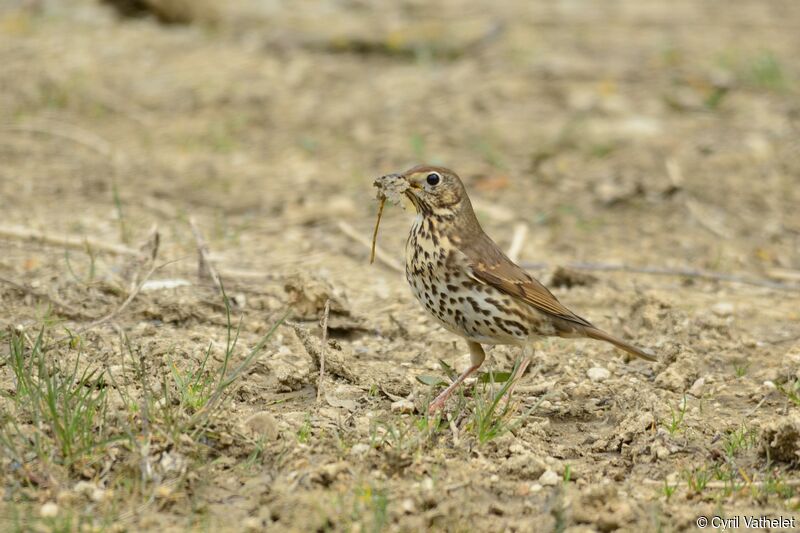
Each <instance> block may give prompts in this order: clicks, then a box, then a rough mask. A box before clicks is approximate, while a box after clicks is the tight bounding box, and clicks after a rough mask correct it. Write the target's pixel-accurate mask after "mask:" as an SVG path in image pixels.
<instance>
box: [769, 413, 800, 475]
mask: <svg viewBox="0 0 800 533" xmlns="http://www.w3.org/2000/svg"><path fill="white" fill-rule="evenodd" d="M761 452H762V453H763V454H764V455H765V456H766V457H769V458H770V459H772V460H775V461H785V462H787V463H789V462H796V461H798V460H800V415H797V414H792V415H790V416H788V417H787V418H784V419H781V420H778V421H776V422H769V423H767V424H764V425H763V426H762V427H761Z"/></svg>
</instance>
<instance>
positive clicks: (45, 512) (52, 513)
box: [39, 502, 58, 518]
mask: <svg viewBox="0 0 800 533" xmlns="http://www.w3.org/2000/svg"><path fill="white" fill-rule="evenodd" d="M39 516H41V517H42V518H55V517H56V516H58V504H56V503H54V502H47V503H45V504H44V505H42V507H41V508H40V509H39Z"/></svg>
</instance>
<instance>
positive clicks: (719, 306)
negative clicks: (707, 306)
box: [711, 302, 734, 316]
mask: <svg viewBox="0 0 800 533" xmlns="http://www.w3.org/2000/svg"><path fill="white" fill-rule="evenodd" d="M733 310H734V308H733V304H732V303H730V302H717V303H715V304H714V305H712V306H711V312H712V313H714V314H715V315H717V316H730V315H732V314H733Z"/></svg>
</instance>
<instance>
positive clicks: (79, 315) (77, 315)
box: [0, 277, 91, 320]
mask: <svg viewBox="0 0 800 533" xmlns="http://www.w3.org/2000/svg"><path fill="white" fill-rule="evenodd" d="M0 283H5V284H6V285H10V286H12V287H14V288H15V289H17V290H18V291H21V292H24V293H25V294H30V295H31V296H33V297H34V298H40V299H44V300H48V301H49V302H50V303H52V304H53V305H54V306H55V307H56V312H57V313H58V314H60V315H63V316H66V317H69V318H74V319H84V320H85V319H87V318H91V315H89V314H88V313H86V312H84V311H82V310H80V309H77V308H75V307H72V306H71V305H69V304H68V303H66V302H63V301H61V299H59V298H57V297H56V296H52V295H50V294H47V293H44V292H39V291H37V290H35V289H34V288H32V287H29V286H27V285H23V284H22V283H17V282H16V281H13V280H10V279H6V278H2V277H0ZM59 310H60V311H59Z"/></svg>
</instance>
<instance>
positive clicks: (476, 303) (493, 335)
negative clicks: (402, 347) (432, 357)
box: [406, 270, 540, 344]
mask: <svg viewBox="0 0 800 533" xmlns="http://www.w3.org/2000/svg"><path fill="white" fill-rule="evenodd" d="M438 274H440V275H434V276H427V275H424V274H423V275H416V276H415V275H412V274H410V273H409V272H408V270H407V272H406V277H407V278H408V282H409V285H410V286H411V291H412V292H413V293H414V296H415V297H416V298H417V300H419V302H420V303H421V304H422V306H423V307H424V308H425V309H426V310H427V311H428V312H429V313H430V314H431V315H433V317H434V318H436V320H437V321H438V322H439V323H441V324H442V326H444V327H445V328H446V329H448V330H449V331H452V332H453V333H455V334H457V335H460V336H462V337H465V338H466V339H468V340H471V341H475V342H479V343H482V344H524V343H525V342H527V341H529V340H530V339H531V337H533V336H536V335H538V334H540V333H539V332H538V331H537V329H538V328H536V327H535V322H537V320H536V319H537V318H538V317H536V316H534V314H533V313H531V311H530V310H529V309H526V308H525V307H524V306H523V305H521V304H519V303H517V302H516V301H514V300H513V299H512V298H511V297H509V296H508V295H505V294H503V293H501V292H500V291H498V290H497V289H495V288H493V287H490V286H488V285H485V284H482V283H480V282H478V281H476V280H474V279H472V278H470V277H468V276H466V275H458V274H453V273H438ZM532 326H533V327H532Z"/></svg>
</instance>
